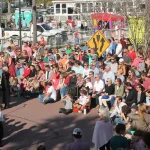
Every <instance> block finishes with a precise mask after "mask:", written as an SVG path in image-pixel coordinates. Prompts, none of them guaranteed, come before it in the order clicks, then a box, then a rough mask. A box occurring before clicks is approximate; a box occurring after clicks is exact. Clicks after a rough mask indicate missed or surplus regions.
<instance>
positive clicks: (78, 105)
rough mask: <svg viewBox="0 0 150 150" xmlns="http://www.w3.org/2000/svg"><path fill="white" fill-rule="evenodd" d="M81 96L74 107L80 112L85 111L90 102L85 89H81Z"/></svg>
mask: <svg viewBox="0 0 150 150" xmlns="http://www.w3.org/2000/svg"><path fill="white" fill-rule="evenodd" d="M80 95H81V96H80V97H79V98H78V100H76V101H75V103H74V105H73V106H74V107H76V108H78V109H79V110H83V109H84V107H85V106H86V104H87V102H88V96H87V91H86V90H84V89H81V90H80Z"/></svg>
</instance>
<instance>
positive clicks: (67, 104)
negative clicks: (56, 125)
mask: <svg viewBox="0 0 150 150" xmlns="http://www.w3.org/2000/svg"><path fill="white" fill-rule="evenodd" d="M61 101H62V102H64V103H65V107H64V108H60V109H59V113H63V114H65V115H68V114H69V113H71V112H72V101H73V100H72V97H71V94H69V93H68V94H67V95H66V96H64V97H63V98H62V99H61Z"/></svg>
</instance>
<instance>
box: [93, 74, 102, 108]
mask: <svg viewBox="0 0 150 150" xmlns="http://www.w3.org/2000/svg"><path fill="white" fill-rule="evenodd" d="M104 86H105V85H104V82H103V81H102V80H101V79H100V76H99V74H96V75H95V82H94V88H93V92H92V98H95V99H96V108H99V100H98V98H99V96H100V94H101V93H102V92H103V89H104Z"/></svg>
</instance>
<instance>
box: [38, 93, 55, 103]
mask: <svg viewBox="0 0 150 150" xmlns="http://www.w3.org/2000/svg"><path fill="white" fill-rule="evenodd" d="M43 98H44V95H43V94H39V101H40V103H45V104H47V103H53V102H54V99H52V98H50V97H47V98H46V99H45V101H44V102H43Z"/></svg>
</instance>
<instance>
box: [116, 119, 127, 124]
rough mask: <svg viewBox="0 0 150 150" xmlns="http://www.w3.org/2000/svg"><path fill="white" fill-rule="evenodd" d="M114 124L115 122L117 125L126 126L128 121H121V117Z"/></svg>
mask: <svg viewBox="0 0 150 150" xmlns="http://www.w3.org/2000/svg"><path fill="white" fill-rule="evenodd" d="M114 122H115V124H116V125H117V124H119V123H121V124H125V125H126V124H127V122H126V121H123V120H121V118H120V117H118V118H115V120H114Z"/></svg>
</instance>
